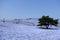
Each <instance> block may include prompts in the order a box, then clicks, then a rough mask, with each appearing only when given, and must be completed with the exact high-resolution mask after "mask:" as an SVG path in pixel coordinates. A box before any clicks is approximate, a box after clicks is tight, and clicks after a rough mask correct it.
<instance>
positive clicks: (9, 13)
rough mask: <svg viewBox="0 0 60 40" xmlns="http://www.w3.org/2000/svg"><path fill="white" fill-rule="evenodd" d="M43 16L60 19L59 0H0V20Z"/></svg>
mask: <svg viewBox="0 0 60 40" xmlns="http://www.w3.org/2000/svg"><path fill="white" fill-rule="evenodd" d="M43 15H48V16H50V17H53V18H58V19H60V0H0V18H6V19H7V18H10V19H11V18H12V19H13V18H39V17H41V16H43Z"/></svg>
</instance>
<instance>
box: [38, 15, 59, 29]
mask: <svg viewBox="0 0 60 40" xmlns="http://www.w3.org/2000/svg"><path fill="white" fill-rule="evenodd" d="M38 20H39V24H38V26H43V25H44V26H45V27H46V28H47V29H48V27H49V25H54V26H57V24H58V19H53V18H51V17H49V16H42V17H41V18H39V19H38Z"/></svg>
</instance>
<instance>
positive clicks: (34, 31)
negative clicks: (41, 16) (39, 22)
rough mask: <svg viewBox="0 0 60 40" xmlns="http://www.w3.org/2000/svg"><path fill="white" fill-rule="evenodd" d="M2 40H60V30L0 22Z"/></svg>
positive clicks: (0, 39)
mask: <svg viewBox="0 0 60 40" xmlns="http://www.w3.org/2000/svg"><path fill="white" fill-rule="evenodd" d="M0 40H60V28H59V27H57V28H54V29H39V28H38V27H37V26H31V25H25V24H21V23H19V24H15V23H12V22H6V23H3V22H0Z"/></svg>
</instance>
